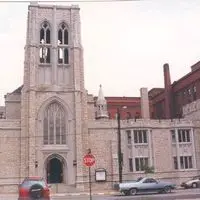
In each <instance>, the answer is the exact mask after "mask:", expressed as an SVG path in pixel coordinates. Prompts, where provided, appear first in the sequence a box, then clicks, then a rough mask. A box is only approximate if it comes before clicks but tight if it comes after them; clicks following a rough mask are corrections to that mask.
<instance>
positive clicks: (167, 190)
mask: <svg viewBox="0 0 200 200" xmlns="http://www.w3.org/2000/svg"><path fill="white" fill-rule="evenodd" d="M163 191H164V193H171V191H172V189H171V187H169V186H166V187H164V189H163Z"/></svg>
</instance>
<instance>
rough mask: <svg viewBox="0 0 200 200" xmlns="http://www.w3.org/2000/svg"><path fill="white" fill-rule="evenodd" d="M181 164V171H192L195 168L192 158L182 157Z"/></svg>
mask: <svg viewBox="0 0 200 200" xmlns="http://www.w3.org/2000/svg"><path fill="white" fill-rule="evenodd" d="M180 164H181V169H192V168H193V164H192V156H181V157H180Z"/></svg>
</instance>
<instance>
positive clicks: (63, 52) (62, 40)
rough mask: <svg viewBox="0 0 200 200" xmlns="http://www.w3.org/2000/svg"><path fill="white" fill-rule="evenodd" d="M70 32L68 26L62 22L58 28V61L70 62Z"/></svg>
mask: <svg viewBox="0 0 200 200" xmlns="http://www.w3.org/2000/svg"><path fill="white" fill-rule="evenodd" d="M68 45H69V34H68V30H67V26H66V24H65V23H62V24H61V25H60V26H59V29H58V63H59V64H69V49H68Z"/></svg>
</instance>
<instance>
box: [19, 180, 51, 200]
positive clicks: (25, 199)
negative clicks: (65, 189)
mask: <svg viewBox="0 0 200 200" xmlns="http://www.w3.org/2000/svg"><path fill="white" fill-rule="evenodd" d="M18 200H50V190H49V186H48V184H47V183H46V181H45V179H44V178H41V177H27V178H25V179H24V181H23V182H22V183H21V184H20V185H19V198H18Z"/></svg>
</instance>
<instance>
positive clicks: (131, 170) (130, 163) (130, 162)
mask: <svg viewBox="0 0 200 200" xmlns="http://www.w3.org/2000/svg"><path fill="white" fill-rule="evenodd" d="M128 161H129V171H130V172H133V159H132V158H129V160H128Z"/></svg>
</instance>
